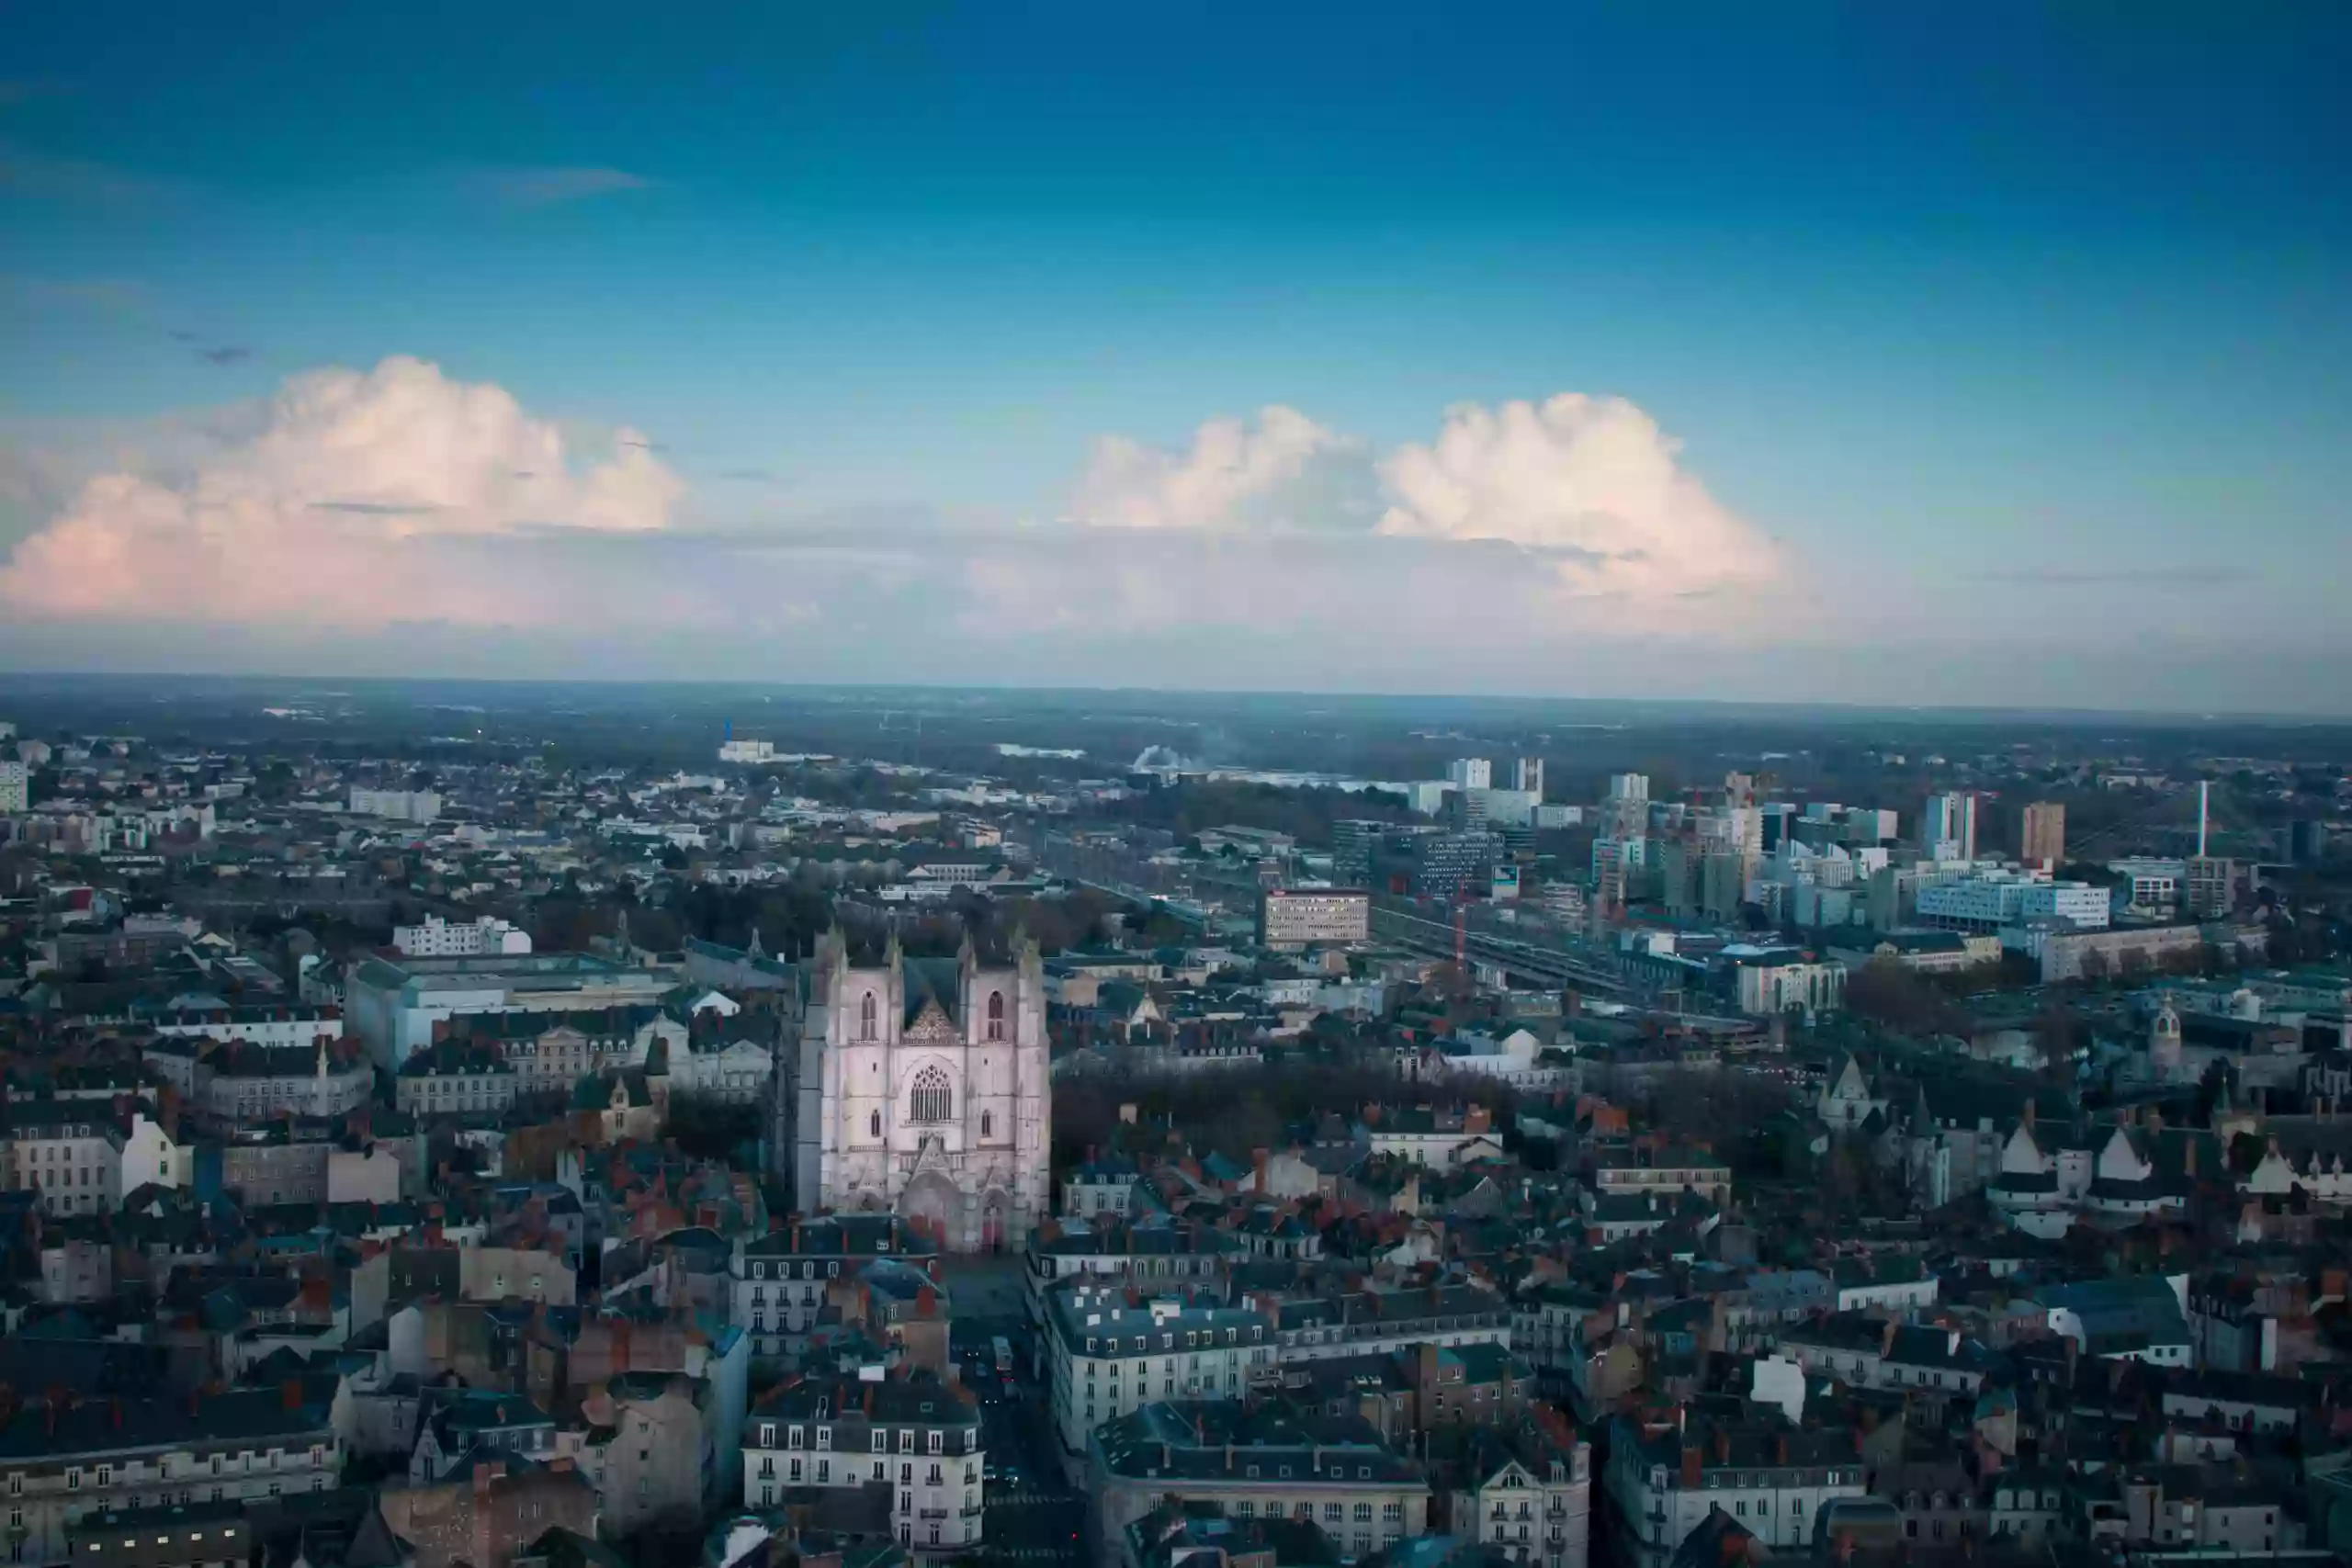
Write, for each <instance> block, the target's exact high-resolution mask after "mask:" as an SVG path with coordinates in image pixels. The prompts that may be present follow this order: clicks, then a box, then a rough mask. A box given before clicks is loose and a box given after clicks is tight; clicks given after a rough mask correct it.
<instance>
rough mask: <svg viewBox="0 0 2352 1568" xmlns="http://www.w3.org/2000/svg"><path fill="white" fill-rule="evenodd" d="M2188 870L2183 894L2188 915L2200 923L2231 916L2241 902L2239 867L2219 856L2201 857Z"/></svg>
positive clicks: (2197, 857) (2189, 864)
mask: <svg viewBox="0 0 2352 1568" xmlns="http://www.w3.org/2000/svg"><path fill="white" fill-rule="evenodd" d="M2181 891H2182V894H2183V896H2184V897H2186V898H2187V899H2188V912H2189V913H2190V914H2191V915H2194V916H2195V917H2197V918H2198V919H2200V920H2215V919H2221V918H2222V916H2224V915H2226V914H2228V913H2229V912H2230V910H2231V908H2232V907H2233V905H2235V904H2236V902H2237V867H2236V866H2234V865H2233V864H2232V863H2230V862H2228V861H2226V860H2224V859H2222V857H2221V856H2219V855H2198V856H2196V857H2195V858H2193V859H2192V860H2190V861H2189V863H2188V876H2187V877H2186V879H2185V880H2184V883H2183V886H2182V889H2181Z"/></svg>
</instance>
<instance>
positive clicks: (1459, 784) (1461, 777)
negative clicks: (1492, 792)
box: [1445, 757, 1495, 789]
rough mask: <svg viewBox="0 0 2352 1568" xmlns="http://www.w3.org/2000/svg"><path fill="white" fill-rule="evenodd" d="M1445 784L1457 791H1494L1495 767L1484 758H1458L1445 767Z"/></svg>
mask: <svg viewBox="0 0 2352 1568" xmlns="http://www.w3.org/2000/svg"><path fill="white" fill-rule="evenodd" d="M1445 782H1446V783H1448V784H1452V785H1453V787H1454V788H1456V789H1492V788H1493V787H1494V785H1495V767H1494V764H1493V763H1492V762H1489V761H1487V759H1486V758H1484V757H1456V758H1455V759H1454V760H1453V761H1451V762H1448V763H1447V764H1446V765H1445Z"/></svg>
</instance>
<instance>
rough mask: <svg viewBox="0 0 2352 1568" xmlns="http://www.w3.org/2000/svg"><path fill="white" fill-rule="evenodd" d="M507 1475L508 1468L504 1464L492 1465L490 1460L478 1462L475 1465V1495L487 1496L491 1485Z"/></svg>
mask: <svg viewBox="0 0 2352 1568" xmlns="http://www.w3.org/2000/svg"><path fill="white" fill-rule="evenodd" d="M505 1473H506V1467H505V1466H504V1465H503V1464H492V1463H491V1462H490V1461H488V1460H481V1461H476V1462H475V1464H474V1495H476V1496H483V1495H488V1493H489V1491H490V1483H492V1482H493V1481H496V1480H497V1479H498V1478H499V1477H501V1476H503V1475H504V1474H505Z"/></svg>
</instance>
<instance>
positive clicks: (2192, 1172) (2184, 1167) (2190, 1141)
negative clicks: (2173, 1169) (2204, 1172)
mask: <svg viewBox="0 0 2352 1568" xmlns="http://www.w3.org/2000/svg"><path fill="white" fill-rule="evenodd" d="M2180 1168H2181V1174H2182V1175H2184V1176H2186V1177H2188V1179H2189V1180H2191V1181H2194V1180H2196V1179H2197V1134H2194V1133H2191V1134H2189V1135H2188V1137H2187V1138H2186V1139H2184V1140H2183V1141H2182V1143H2181V1147H2180Z"/></svg>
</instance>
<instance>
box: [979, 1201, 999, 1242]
mask: <svg viewBox="0 0 2352 1568" xmlns="http://www.w3.org/2000/svg"><path fill="white" fill-rule="evenodd" d="M980 1250H981V1251H982V1252H1002V1251H1003V1250H1004V1194H1003V1193H1001V1192H991V1193H989V1195H988V1201H986V1202H985V1203H984V1204H982V1205H981V1208H980Z"/></svg>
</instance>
